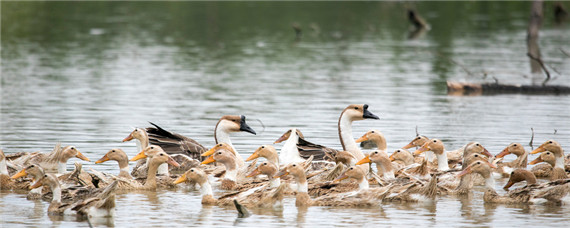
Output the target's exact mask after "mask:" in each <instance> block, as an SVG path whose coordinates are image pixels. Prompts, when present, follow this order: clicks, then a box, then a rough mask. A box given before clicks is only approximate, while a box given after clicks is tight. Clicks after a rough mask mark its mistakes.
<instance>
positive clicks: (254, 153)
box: [245, 148, 259, 161]
mask: <svg viewBox="0 0 570 228" xmlns="http://www.w3.org/2000/svg"><path fill="white" fill-rule="evenodd" d="M258 157H259V148H258V149H257V150H255V152H253V154H251V156H249V157H248V158H247V159H245V161H251V160H253V159H256V158H258Z"/></svg>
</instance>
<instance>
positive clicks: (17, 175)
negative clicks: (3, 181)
mask: <svg viewBox="0 0 570 228" xmlns="http://www.w3.org/2000/svg"><path fill="white" fill-rule="evenodd" d="M27 175H28V173H26V169H22V171H20V172H18V173H16V174H14V176H12V177H10V178H12V179H18V178H20V177H25V176H27Z"/></svg>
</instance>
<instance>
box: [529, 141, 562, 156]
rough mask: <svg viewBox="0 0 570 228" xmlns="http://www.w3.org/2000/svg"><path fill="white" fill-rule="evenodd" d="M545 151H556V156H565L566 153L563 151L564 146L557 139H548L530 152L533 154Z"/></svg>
mask: <svg viewBox="0 0 570 228" xmlns="http://www.w3.org/2000/svg"><path fill="white" fill-rule="evenodd" d="M544 151H550V152H552V153H554V155H555V156H556V157H563V156H564V154H563V152H562V147H561V146H560V143H558V142H557V141H554V140H552V139H551V140H548V141H546V142H544V143H543V144H542V145H540V146H539V147H538V148H536V149H535V150H533V151H532V152H530V153H531V154H538V153H541V152H544Z"/></svg>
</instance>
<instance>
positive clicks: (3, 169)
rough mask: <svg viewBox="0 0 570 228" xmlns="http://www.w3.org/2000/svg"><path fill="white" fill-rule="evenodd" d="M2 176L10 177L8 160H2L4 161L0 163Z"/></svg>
mask: <svg viewBox="0 0 570 228" xmlns="http://www.w3.org/2000/svg"><path fill="white" fill-rule="evenodd" d="M0 174H4V175H9V174H8V165H7V164H6V159H2V161H0Z"/></svg>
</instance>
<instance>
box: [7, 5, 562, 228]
mask: <svg viewBox="0 0 570 228" xmlns="http://www.w3.org/2000/svg"><path fill="white" fill-rule="evenodd" d="M407 4H408V5H409V3H407ZM565 4H566V8H570V5H569V4H567V3H565ZM405 7H406V5H404V4H402V3H398V2H354V3H347V2H278V3H268V2H165V3H158V2H82V3H77V2H2V3H1V25H2V26H1V37H2V39H1V46H2V49H1V61H2V69H1V73H2V78H1V119H0V131H1V134H0V146H1V148H2V149H3V150H4V151H5V152H6V153H8V154H9V153H14V152H19V151H42V152H48V151H50V150H51V148H52V147H53V146H54V145H55V143H57V142H61V143H62V144H63V145H75V146H76V147H77V148H79V149H80V151H81V152H82V153H84V154H85V155H86V156H87V157H89V158H90V159H91V160H96V159H99V158H100V157H102V156H103V154H104V153H106V152H107V151H108V150H109V149H111V148H122V149H123V150H125V151H126V152H127V154H128V155H129V156H134V155H135V154H136V153H137V151H136V146H135V144H134V143H132V142H126V143H122V142H121V140H122V139H123V138H124V137H126V136H127V135H128V134H129V133H130V132H131V130H132V127H146V126H149V124H148V123H147V121H152V122H154V123H157V124H159V125H160V126H162V127H164V128H166V129H168V130H171V131H174V132H178V133H181V134H184V135H186V136H189V137H191V138H193V139H195V140H197V141H198V142H200V143H202V144H203V145H204V146H206V147H211V146H212V145H213V144H214V138H213V131H214V126H215V124H216V122H217V120H218V119H219V118H220V117H221V116H222V115H228V114H236V115H246V116H247V118H248V123H249V125H250V126H251V127H252V128H253V129H255V130H256V131H257V132H258V134H257V135H251V134H247V133H237V134H235V135H234V136H233V140H232V141H233V143H234V145H235V146H236V148H237V150H238V151H240V153H241V154H242V156H243V157H247V156H249V155H250V154H251V153H252V152H253V151H254V150H255V149H256V148H257V147H259V146H260V145H262V144H271V143H272V142H273V141H275V140H276V139H277V138H279V136H281V134H282V133H284V132H285V131H286V130H287V129H288V128H291V127H297V128H299V129H300V130H301V131H302V132H303V134H304V135H305V137H306V139H307V140H309V141H312V142H315V143H319V144H323V145H327V146H329V147H333V148H341V146H340V142H339V140H338V133H337V121H338V117H339V115H340V112H341V111H342V110H343V109H344V108H345V107H346V106H347V105H349V104H353V103H366V104H369V105H370V108H369V110H370V111H371V112H373V113H375V114H377V115H378V116H380V120H376V121H372V120H366V121H359V122H355V123H354V125H353V127H354V129H353V131H354V137H355V138H357V137H360V136H361V135H362V134H364V132H366V131H368V130H370V129H377V130H379V131H381V132H383V133H384V135H385V136H386V138H387V141H388V150H390V151H393V150H395V149H398V148H400V147H402V146H404V145H406V144H407V143H408V142H409V141H410V140H411V139H412V138H413V137H414V136H415V134H416V132H415V131H416V130H415V128H416V126H417V128H418V131H419V133H421V134H423V135H426V136H428V137H434V138H440V139H442V140H443V141H444V143H445V144H446V147H447V148H450V149H455V148H458V147H460V146H462V145H464V144H465V143H467V142H470V141H479V142H481V143H482V144H483V145H484V146H485V147H486V148H487V149H488V150H489V151H490V152H491V153H493V154H497V153H499V152H500V151H501V150H502V149H503V148H504V147H506V146H507V145H508V144H509V143H511V142H520V143H523V144H524V145H528V142H529V140H530V137H531V131H530V129H531V128H534V132H535V147H536V146H537V144H540V143H542V142H544V141H545V140H547V139H555V140H557V141H559V142H560V143H561V144H562V146H563V147H564V148H566V150H568V146H569V145H570V124H569V123H570V97H569V96H567V95H564V96H550V95H548V96H546V95H542V96H541V95H532V96H530V95H516V94H515V95H495V96H467V97H458V96H448V95H447V92H446V86H445V82H446V81H447V80H453V81H466V82H483V81H485V82H493V81H494V79H493V78H496V79H497V80H498V81H499V82H501V83H512V84H531V83H540V82H541V81H542V79H543V78H544V76H543V75H532V74H531V73H530V66H529V59H528V57H526V27H527V23H528V18H529V14H530V3H529V2H421V3H416V4H415V5H414V7H415V8H417V9H418V10H419V12H420V13H421V15H422V16H423V17H424V18H425V19H426V20H427V21H428V22H429V23H430V25H431V30H429V31H427V32H425V33H423V34H420V35H419V36H418V37H414V38H412V39H410V38H409V36H410V34H409V31H410V25H409V22H408V21H407V19H406V13H405ZM552 18H553V17H552V3H551V2H548V3H546V4H545V19H544V23H543V26H542V28H541V33H540V42H539V44H540V47H541V53H542V58H543V59H544V61H545V62H546V63H547V65H548V67H549V69H550V71H551V73H552V75H553V78H554V79H553V80H551V81H550V82H549V83H550V84H558V85H566V86H570V77H569V75H570V64H569V63H570V57H568V56H567V55H566V54H564V52H563V51H561V50H564V51H566V52H568V51H570V46H569V42H568V41H569V40H570V32H569V26H568V24H564V25H556V24H554V22H553V19H552ZM293 24H296V25H298V26H300V27H301V28H302V37H301V38H300V39H298V38H296V37H295V32H294V31H293V29H292V25H293ZM485 74H486V75H487V76H486V77H485V76H484V75H485ZM276 147H277V148H280V147H281V145H276ZM526 147H527V149H530V147H529V146H526ZM534 157H535V156H532V159H534ZM507 159H512V157H510V158H509V157H507ZM71 161H74V160H71ZM72 163H73V162H69V164H68V170H71V169H72ZM83 164H84V167H85V168H87V169H89V168H96V169H97V170H100V171H104V172H111V173H113V172H118V167H117V166H116V163H104V164H98V165H95V164H94V163H87V162H83ZM505 182H506V180H500V179H498V180H497V186H498V187H497V191H498V192H499V193H503V192H504V191H503V190H502V189H501V187H499V186H502V185H504V183H505ZM47 206H48V202H43V201H29V200H26V199H25V194H22V193H15V192H10V191H3V192H0V218H1V221H0V226H7V227H13V226H14V225H16V226H29V227H37V226H70V227H75V226H83V227H84V226H88V224H87V223H86V222H83V221H77V220H76V219H75V217H74V216H65V217H64V218H63V219H50V218H49V217H48V216H47V214H46V210H47ZM116 210H117V216H116V217H115V218H114V221H103V222H101V223H97V224H100V225H115V226H119V227H125V226H232V225H237V226H247V227H249V226H299V227H304V226H307V227H309V226H315V225H317V226H333V225H334V226H352V227H354V226H364V225H386V226H420V225H421V226H454V227H458V226H468V227H471V226H477V227H479V226H534V225H537V224H549V226H560V227H565V226H567V224H568V223H569V222H570V218H568V216H567V215H568V214H569V213H570V206H568V205H563V206H504V205H489V204H485V203H483V201H482V193H481V188H475V189H474V194H472V195H471V196H470V197H469V198H461V199H458V198H455V197H440V198H439V199H438V200H437V201H436V202H435V203H432V204H384V205H382V206H380V207H374V208H362V209H347V208H327V207H311V208H309V209H307V210H302V209H301V210H298V209H297V208H296V207H295V206H294V199H293V198H286V199H285V200H284V206H283V208H282V209H281V210H265V211H258V210H252V212H253V213H254V215H253V216H252V217H249V218H246V219H237V218H236V217H237V216H236V212H235V210H233V209H231V208H219V207H205V206H201V204H200V196H199V193H198V192H195V191H190V190H186V189H184V188H182V189H179V190H177V191H166V190H159V191H158V192H156V193H130V194H121V195H119V196H118V198H117V208H116Z"/></svg>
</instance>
